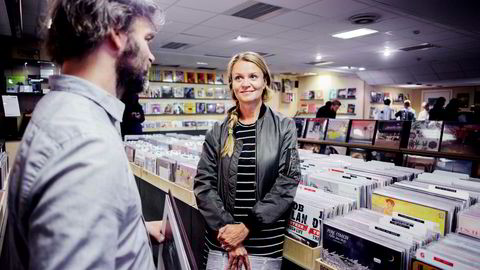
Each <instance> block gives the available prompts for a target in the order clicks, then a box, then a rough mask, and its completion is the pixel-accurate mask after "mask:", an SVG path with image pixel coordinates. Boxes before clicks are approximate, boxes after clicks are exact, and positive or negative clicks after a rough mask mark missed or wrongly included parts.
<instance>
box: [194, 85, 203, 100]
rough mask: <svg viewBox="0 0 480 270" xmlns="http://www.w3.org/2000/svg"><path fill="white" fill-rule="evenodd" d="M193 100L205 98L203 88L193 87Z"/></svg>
mask: <svg viewBox="0 0 480 270" xmlns="http://www.w3.org/2000/svg"><path fill="white" fill-rule="evenodd" d="M195 98H198V99H201V98H205V88H203V87H195Z"/></svg>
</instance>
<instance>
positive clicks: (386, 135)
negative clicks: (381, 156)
mask: <svg viewBox="0 0 480 270" xmlns="http://www.w3.org/2000/svg"><path fill="white" fill-rule="evenodd" d="M404 129H405V124H404V121H378V124H377V133H376V138H375V145H377V146H381V147H385V148H392V149H398V148H400V146H401V141H402V134H404Z"/></svg>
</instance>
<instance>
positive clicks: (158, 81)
mask: <svg viewBox="0 0 480 270" xmlns="http://www.w3.org/2000/svg"><path fill="white" fill-rule="evenodd" d="M149 81H150V82H154V83H173V84H194V85H218V86H227V85H226V84H217V83H189V82H164V81H156V80H149Z"/></svg>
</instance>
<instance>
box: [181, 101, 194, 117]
mask: <svg viewBox="0 0 480 270" xmlns="http://www.w3.org/2000/svg"><path fill="white" fill-rule="evenodd" d="M183 107H184V110H185V113H186V114H195V113H196V112H197V110H196V104H195V102H185V104H184V105H183Z"/></svg>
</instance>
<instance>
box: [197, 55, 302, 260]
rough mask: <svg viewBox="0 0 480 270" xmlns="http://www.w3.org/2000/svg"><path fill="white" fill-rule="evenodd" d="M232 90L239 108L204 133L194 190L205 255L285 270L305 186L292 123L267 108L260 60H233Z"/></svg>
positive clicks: (266, 73) (265, 78)
mask: <svg viewBox="0 0 480 270" xmlns="http://www.w3.org/2000/svg"><path fill="white" fill-rule="evenodd" d="M228 83H229V88H230V90H231V91H232V96H233V99H234V100H235V101H236V106H235V107H233V108H231V109H230V110H229V111H228V116H227V118H226V119H225V120H224V121H223V122H222V123H217V124H216V125H215V126H214V127H213V129H212V130H211V131H209V132H208V133H207V135H206V138H205V143H204V145H203V153H202V156H201V159H200V162H199V164H198V169H197V175H196V177H195V184H194V191H195V196H196V198H197V205H198V209H199V210H200V213H201V214H202V215H203V217H204V218H205V221H206V225H207V226H206V236H205V250H206V252H209V251H210V253H211V254H212V251H215V252H216V253H217V254H218V252H223V254H224V255H225V254H228V260H229V261H228V267H227V269H242V268H241V267H242V264H243V265H244V266H245V268H246V269H251V268H250V267H251V265H250V260H249V256H256V257H255V261H257V260H258V259H260V260H262V259H264V260H266V261H267V263H269V264H270V265H271V266H269V267H268V269H280V266H281V257H282V252H283V241H284V236H283V235H284V231H285V229H286V225H287V221H288V215H289V210H290V206H291V203H292V201H293V198H294V196H295V191H296V188H297V185H298V181H299V179H300V166H299V160H298V152H297V149H296V145H297V137H296V129H295V123H294V121H293V120H292V119H290V118H286V117H283V116H280V115H279V114H277V113H275V112H274V111H273V110H272V109H270V108H269V107H268V106H267V105H265V103H264V102H265V101H267V100H268V99H269V97H270V95H271V91H272V90H271V89H270V84H271V76H270V71H269V70H268V67H267V65H266V63H265V60H264V59H263V58H262V57H261V56H260V55H258V54H257V53H253V52H244V53H239V54H237V55H235V56H234V57H233V58H232V59H231V60H230V63H229V65H228ZM215 252H213V253H215ZM207 258H208V255H207V253H206V254H205V259H207ZM250 258H253V257H250ZM207 265H210V264H207ZM209 269H210V266H209ZM212 269H215V267H213V268H212ZM253 269H254V268H253Z"/></svg>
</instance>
